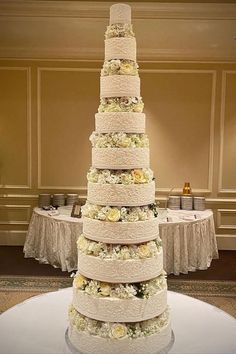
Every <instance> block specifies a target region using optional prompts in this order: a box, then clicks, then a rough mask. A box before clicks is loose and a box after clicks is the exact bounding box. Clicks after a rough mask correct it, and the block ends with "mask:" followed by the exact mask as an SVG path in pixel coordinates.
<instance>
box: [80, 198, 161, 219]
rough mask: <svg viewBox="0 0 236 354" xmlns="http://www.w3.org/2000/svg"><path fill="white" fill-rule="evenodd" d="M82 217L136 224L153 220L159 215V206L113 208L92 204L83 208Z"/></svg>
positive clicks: (86, 204) (154, 204) (155, 204)
mask: <svg viewBox="0 0 236 354" xmlns="http://www.w3.org/2000/svg"><path fill="white" fill-rule="evenodd" d="M81 211H82V216H84V217H87V218H90V219H95V220H101V221H108V222H109V221H110V222H136V221H145V220H151V219H154V218H155V217H157V215H158V204H157V203H153V204H149V205H145V206H138V207H124V206H122V207H112V206H101V205H95V204H90V203H89V202H88V201H87V202H86V203H85V204H84V205H83V206H82V207H81Z"/></svg>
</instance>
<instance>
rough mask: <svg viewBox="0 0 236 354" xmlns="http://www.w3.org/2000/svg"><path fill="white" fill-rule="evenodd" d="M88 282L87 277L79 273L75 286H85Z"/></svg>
mask: <svg viewBox="0 0 236 354" xmlns="http://www.w3.org/2000/svg"><path fill="white" fill-rule="evenodd" d="M86 284H87V279H86V278H85V277H84V276H83V275H81V274H79V275H78V276H76V277H75V278H74V286H75V287H76V288H77V289H81V288H83V286H84V285H86Z"/></svg>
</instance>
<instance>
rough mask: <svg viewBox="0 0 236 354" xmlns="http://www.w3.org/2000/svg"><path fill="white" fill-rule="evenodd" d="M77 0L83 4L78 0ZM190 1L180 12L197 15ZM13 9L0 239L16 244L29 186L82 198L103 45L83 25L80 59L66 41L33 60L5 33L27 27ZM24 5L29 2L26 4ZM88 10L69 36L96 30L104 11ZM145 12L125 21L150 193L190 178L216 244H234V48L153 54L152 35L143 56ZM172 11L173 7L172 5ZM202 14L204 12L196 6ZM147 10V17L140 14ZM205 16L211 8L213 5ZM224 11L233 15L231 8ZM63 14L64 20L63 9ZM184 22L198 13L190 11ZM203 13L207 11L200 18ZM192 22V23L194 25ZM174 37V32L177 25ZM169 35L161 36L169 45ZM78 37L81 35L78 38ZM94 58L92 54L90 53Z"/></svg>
mask: <svg viewBox="0 0 236 354" xmlns="http://www.w3.org/2000/svg"><path fill="white" fill-rule="evenodd" d="M45 3H47V5H48V6H49V4H50V3H49V2H45ZM90 4H92V5H93V6H95V5H94V4H93V3H90ZM92 5H91V6H92ZM0 6H1V5H0ZM6 6H7V5H6ZM65 6H68V5H65ZM78 6H82V5H81V3H80V4H79V5H78ZM83 6H84V5H83ZM96 6H99V8H98V11H105V9H107V8H108V6H109V4H108V5H107V4H104V3H101V5H98V4H97V5H96ZM138 6H140V5H137V7H135V5H134V8H135V9H136V12H135V11H134V14H136V15H135V16H137V18H138V16H140V15H138V14H139V13H138ZM150 6H153V5H150ZM65 9H67V7H65V8H64V11H65ZM68 9H69V8H68ZM192 9H193V10H191V11H192V12H191V11H190V10H189V9H188V16H189V18H192V17H193V16H194V14H195V16H196V9H194V8H192ZM13 10H14V11H16V10H15V9H12V8H7V10H6V8H5V16H3V18H2V19H0V24H2V25H5V27H3V28H5V29H6V31H5V37H4V43H3V41H1V40H2V39H3V34H1V35H0V53H3V52H4V53H5V54H4V55H3V54H2V55H1V57H2V58H1V59H0V122H1V124H0V134H1V142H0V144H1V148H0V184H1V191H0V193H1V195H0V244H9V245H19V244H23V242H24V239H25V235H26V231H27V228H28V223H29V220H30V216H31V213H32V208H33V207H34V206H35V205H36V204H37V195H38V193H43V192H48V191H50V192H52V193H53V192H65V193H68V192H74V191H75V192H78V193H79V195H80V197H81V198H85V196H86V178H85V177H86V172H87V170H88V168H89V166H90V164H91V162H90V161H91V146H90V143H89V141H88V137H89V135H90V133H91V132H92V131H93V129H94V114H95V112H96V111H97V108H98V105H99V71H100V68H101V65H102V60H100V58H99V56H100V54H99V53H100V52H101V51H102V50H103V49H102V46H103V43H102V41H101V43H100V42H96V41H97V39H96V38H97V37H96V36H97V34H95V32H94V31H93V33H94V37H96V38H95V39H94V41H95V42H94V43H95V44H96V45H97V46H99V47H98V48H97V49H98V50H97V52H96V50H95V51H93V48H94V47H96V46H95V44H94V46H93V42H92V41H91V40H92V39H91V38H92V35H91V33H89V34H88V38H89V41H88V42H89V45H90V50H88V51H87V52H86V50H84V51H83V50H82V53H83V55H85V56H87V57H88V59H89V60H87V61H86V60H84V58H80V60H75V59H74V58H73V53H75V50H77V49H78V48H77V47H76V48H75V47H73V46H75V43H72V47H70V49H68V52H67V53H66V55H65V52H64V48H63V47H61V53H62V54H61V56H62V57H60V56H59V55H57V57H58V58H54V57H53V53H51V54H50V53H49V52H48V51H47V54H45V53H44V52H43V49H42V53H43V54H41V57H40V58H39V57H38V58H37V56H39V54H37V55H36V54H35V53H34V52H33V51H32V48H35V47H33V41H32V42H31V46H28V47H24V48H23V47H21V48H23V49H22V50H20V48H19V47H17V43H18V42H17V41H16V38H14V36H16V37H17V33H16V32H14V31H13V32H14V33H13V34H11V33H10V32H8V30H7V29H9V28H10V24H12V21H14V23H15V24H16V22H17V21H21V22H22V23H23V25H22V26H23V28H24V25H25V26H26V25H27V26H29V19H31V17H30V16H33V13H32V12H31V13H30V14H28V15H29V17H27V18H26V17H24V16H23V15H24V14H25V13H24V14H20V15H19V16H18V17H17V16H16V17H14V19H13V20H12V18H13V17H11V16H9V12H11V11H13ZM36 10H37V9H35V10H32V9H31V11H36ZM47 10H48V9H47ZM152 10H153V9H152ZM167 10H168V9H166V10H165V11H166V17H170V16H168V14H169V15H170V13H171V11H172V7H170V8H169V12H168V11H167ZM7 11H8V12H7ZM18 11H19V9H18ZM21 11H22V8H21ZM25 11H29V9H28V8H27V7H25ZM44 11H46V9H44ZM90 11H91V13H89V12H87V13H86V14H87V15H86V16H87V17H86V20H84V23H83V25H84V26H85V29H86V30H85V33H84V32H83V30H82V29H81V28H82V27H81V28H79V27H75V28H77V30H78V33H77V35H76V36H77V37H78V41H79V40H80V37H83V36H85V35H86V31H88V28H89V25H90V27H91V23H92V24H93V25H94V28H95V27H96V22H99V26H100V27H99V28H100V29H101V30H102V31H104V28H105V25H106V23H107V18H105V17H107V12H106V16H104V18H100V19H95V24H94V22H93V16H92V15H91V14H92V13H93V12H92V11H94V7H92V10H91V9H90ZM146 11H147V13H146V15H145V16H144V17H145V20H144V19H139V20H138V19H137V20H134V21H135V22H136V27H137V30H138V35H137V36H139V37H142V36H143V37H142V38H140V43H141V44H140V52H141V57H140V60H139V64H140V77H141V82H142V96H143V99H144V103H145V113H146V117H147V133H148V134H149V137H150V143H151V163H152V168H153V170H154V172H155V175H156V180H157V199H159V200H160V201H161V205H162V206H164V203H165V199H166V196H167V195H168V192H169V190H170V189H171V188H172V187H175V191H176V192H180V191H181V189H182V186H183V183H184V182H185V181H190V182H191V185H192V188H193V192H194V193H195V194H198V195H204V196H206V198H207V207H209V208H212V209H213V210H214V215H215V222H216V232H217V234H218V245H219V247H220V248H222V249H236V167H235V166H236V163H235V152H236V138H235V137H236V115H235V112H236V56H235V55H234V52H233V50H232V51H231V52H230V44H228V47H229V48H228V49H227V50H226V54H225V55H227V56H228V57H227V58H225V59H224V60H223V57H221V56H223V55H224V53H225V52H224V50H225V48H223V50H222V51H219V52H218V55H219V58H220V57H221V60H213V59H214V57H212V59H211V60H206V59H205V56H206V55H205V53H206V52H205V51H204V48H202V47H201V46H197V43H196V48H195V53H197V54H196V60H195V61H193V60H191V61H190V60H189V59H188V60H185V61H184V60H182V59H181V56H182V55H183V51H184V50H185V51H186V53H187V54H189V53H192V52H191V50H190V52H187V49H186V48H187V46H186V48H185V49H183V48H181V50H180V52H175V57H174V58H173V57H172V59H171V60H169V59H168V55H169V54H168V53H169V52H168V50H167V49H164V48H162V53H161V54H160V52H159V53H157V49H158V50H159V49H160V47H158V48H156V47H154V42H153V43H152V44H150V46H151V47H150V48H149V49H148V50H149V52H150V53H152V55H151V57H152V61H147V60H146V59H147V58H146V57H145V55H146V56H148V54H145V53H146V52H145V50H146V49H145V46H146V44H145V41H144V37H145V36H146V37H148V36H149V32H148V31H150V33H152V34H153V28H152V29H149V27H150V28H151V22H149V21H153V11H152V13H151V9H150V8H146ZM148 11H149V12H148ZM179 11H180V10H179ZM182 11H183V10H182ZM186 11H187V10H186V9H185V10H184V12H182V17H183V18H184V19H183V20H181V21H185V20H186V19H185V17H186ZM226 12H227V11H226ZM98 13H99V12H98ZM101 13H102V12H101ZM148 13H149V15H148ZM154 13H155V12H154ZM219 13H221V14H222V12H219ZM66 14H67V16H68V13H66ZM144 14H145V12H144ZM35 15H36V14H35ZM180 15H181V12H179V13H178V16H180ZM203 15H205V17H206V14H205V13H204V12H202V15H201V16H203ZM78 16H79V15H78ZM148 16H149V17H150V18H152V19H150V20H149V18H148ZM156 16H157V18H156V24H155V25H156V26H157V27H156V29H157V28H158V30H159V33H162V29H163V28H165V26H166V24H164V27H163V28H162V27H161V26H162V24H161V21H159V20H158V15H156ZM208 16H209V17H210V16H212V11H209V13H208ZM217 16H219V15H215V17H217ZM224 16H225V17H226V15H225V14H224ZM228 16H231V17H232V9H231V11H228ZM180 17H181V16H180ZM198 17H199V14H198ZM198 17H197V18H198ZM231 17H230V19H229V20H227V18H226V19H225V21H229V27H230V26H231V22H232V19H231ZM66 18H67V20H68V23H69V20H70V17H69V16H68V17H66ZM235 18H236V16H235ZM221 20H222V19H219V21H218V22H219V23H217V24H216V23H215V26H216V27H217V26H218V25H219V26H220V21H221ZM1 21H2V23H1ZM38 21H40V18H38ZM44 21H46V24H47V26H49V25H50V24H52V23H54V21H55V16H54V17H53V16H52V17H51V18H50V17H49V18H47V19H46V17H44ZM56 21H57V26H59V25H60V24H63V23H64V21H65V17H63V16H62V14H59V15H58V13H57V16H56ZM73 21H74V20H73ZM73 21H72V24H73V23H74V22H73ZM138 21H139V24H138V23H137V22H138ZM175 21H176V20H175V19H174V20H173V23H172V25H173V32H176V31H177V27H175V26H176V25H175ZM191 21H193V22H194V21H195V22H196V21H200V20H196V19H195V18H194V19H192V20H191ZM201 21H202V20H201ZM204 21H207V19H206V18H205V20H204ZM211 21H212V18H211V20H210V19H209V26H210V24H211ZM215 21H216V20H215ZM195 22H194V23H192V25H193V26H196V25H197V23H195ZM149 25H150V26H149ZM198 25H199V22H198ZM47 26H46V25H45V27H44V26H40V24H39V27H40V29H41V32H40V33H38V36H39V37H38V38H37V40H38V41H40V44H39V45H38V48H40V46H41V47H42V48H44V49H45V46H44V45H43V44H45V43H46V42H48V41H49V39H47V40H45V37H46V36H47V35H48V34H49V33H50V32H47V31H48V28H49V27H47ZM78 26H80V25H78ZM138 26H139V27H138ZM140 26H141V27H140ZM180 27H181V26H180ZM16 28H17V26H16ZM18 28H19V31H20V27H18ZM58 28H59V27H58ZM94 28H93V30H94ZM178 28H179V27H178ZM219 29H220V27H219ZM34 30H35V29H34ZM67 30H68V29H67ZM175 30H176V31H175ZM223 30H224V29H223V28H222V32H224V31H223ZM68 31H69V32H68ZM68 31H67V32H63V33H61V36H62V35H64V38H61V39H60V41H59V42H58V43H57V52H59V51H60V43H64V40H66V38H67V36H69V37H70V36H71V37H73V35H74V31H72V29H70V30H68ZM70 31H71V32H70ZM179 31H180V30H179ZM3 32H4V31H3ZM3 32H1V33H3ZM156 33H158V32H156ZM207 33H208V32H207ZM203 35H204V34H203ZM205 35H206V34H205ZM175 36H180V33H179V32H178V33H177V34H175ZM222 36H223V37H224V34H222ZM73 38H74V37H73ZM73 38H72V39H73ZM153 38H154V37H153ZM153 38H152V40H153ZM208 39H209V38H208ZM31 40H33V39H31ZM209 40H210V39H209ZM172 41H173V39H169V42H170V43H169V47H170V48H171V47H172ZM13 42H14V43H15V47H14V45H13V44H12V43H13ZM72 42H73V41H72ZM82 42H83V43H85V42H86V41H85V39H84V38H83V40H82ZM82 42H81V43H82ZM7 43H8V44H9V43H10V44H9V46H7ZM27 43H28V42H27ZM83 43H82V44H81V46H82V45H83ZM163 43H164V41H163V39H162V45H164V44H163ZM138 44H139V42H138ZM21 45H22V44H21ZM25 45H26V44H25ZM27 45H28V44H27ZM87 45H88V44H87ZM4 48H5V51H4V50H3V49H4ZM74 48H75V49H74ZM152 49H153V51H151V50H152ZM49 50H50V48H49ZM14 51H15V53H19V55H18V57H17V58H15V59H13V58H11V55H10V52H12V53H13V52H14ZM48 53H49V54H48ZM63 53H64V54H63ZM91 53H92V54H91ZM96 53H97V54H96ZM227 53H231V54H227ZM187 54H186V56H188V55H187ZM68 55H70V58H69V57H67V56H68ZM160 55H161V57H160ZM207 55H209V52H208V54H207ZM230 55H231V56H230ZM4 56H5V58H4ZM63 56H64V58H63ZM94 56H95V57H96V56H97V59H96V60H95V58H94ZM46 57H47V59H46ZM59 57H60V59H59ZM180 59H181V60H180ZM230 59H231V60H230Z"/></svg>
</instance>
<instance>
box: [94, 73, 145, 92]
mask: <svg viewBox="0 0 236 354" xmlns="http://www.w3.org/2000/svg"><path fill="white" fill-rule="evenodd" d="M123 96H129V97H139V96H140V78H139V77H138V76H131V75H111V76H101V77H100V97H123Z"/></svg>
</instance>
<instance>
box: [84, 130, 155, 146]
mask: <svg viewBox="0 0 236 354" xmlns="http://www.w3.org/2000/svg"><path fill="white" fill-rule="evenodd" d="M89 140H90V141H91V143H92V146H93V147H95V148H147V147H149V139H148V137H147V135H146V134H132V133H96V132H93V133H92V134H91V135H90V137H89Z"/></svg>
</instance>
